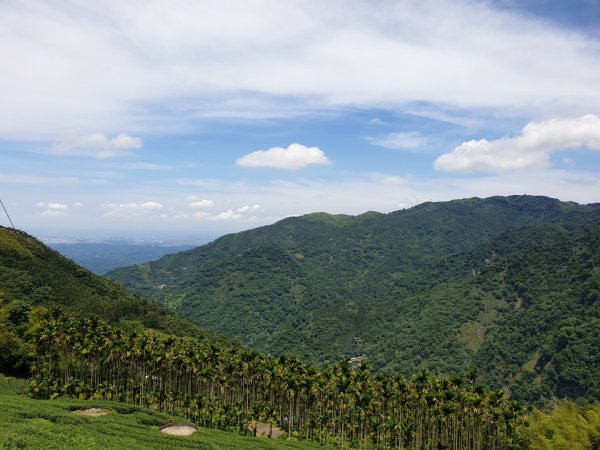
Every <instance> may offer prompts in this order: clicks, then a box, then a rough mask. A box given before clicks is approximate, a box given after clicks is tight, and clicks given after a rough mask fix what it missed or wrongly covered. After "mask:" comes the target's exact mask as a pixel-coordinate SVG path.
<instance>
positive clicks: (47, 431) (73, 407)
mask: <svg viewBox="0 0 600 450" xmlns="http://www.w3.org/2000/svg"><path fill="white" fill-rule="evenodd" d="M23 389H24V383H23V382H22V381H21V380H15V379H11V378H5V377H4V376H3V375H1V374H0V423H1V424H2V425H1V428H0V448H26V449H39V450H50V449H65V448H68V449H131V450H138V449H139V450H146V449H164V450H170V449H196V450H198V449H199V450H204V449H206V450H246V449H248V450H254V449H265V450H267V449H277V450H287V449H290V450H292V449H297V450H302V449H306V450H310V449H317V448H322V447H320V446H317V445H316V444H310V443H307V442H293V441H269V440H268V439H254V438H252V437H250V436H240V435H239V434H238V433H231V432H224V431H219V430H212V429H209V428H201V429H200V430H199V431H198V432H196V433H194V434H193V435H191V436H185V437H183V436H182V437H176V436H166V435H164V434H162V433H160V432H159V428H160V426H162V425H164V424H165V423H166V422H167V420H168V419H169V418H175V420H176V422H178V423H184V424H185V423H189V422H188V421H187V420H186V419H184V418H180V417H177V416H173V415H168V414H166V413H161V412H158V411H155V410H152V409H148V408H142V407H139V406H133V405H127V404H124V403H117V402H108V401H99V400H94V401H93V402H90V401H85V400H68V399H60V400H34V399H32V398H28V397H26V396H24V395H18V393H19V392H22V391H23ZM92 406H97V407H101V408H102V409H106V410H108V411H109V414H108V415H106V416H101V417H84V416H79V415H77V414H75V411H79V410H85V409H88V408H90V407H92Z"/></svg>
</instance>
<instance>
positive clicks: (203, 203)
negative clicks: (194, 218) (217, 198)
mask: <svg viewBox="0 0 600 450" xmlns="http://www.w3.org/2000/svg"><path fill="white" fill-rule="evenodd" d="M188 201H191V203H190V205H189V206H190V208H195V209H205V208H212V207H213V206H215V202H214V200H210V199H206V198H198V197H195V196H190V197H188Z"/></svg>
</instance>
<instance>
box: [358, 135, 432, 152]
mask: <svg viewBox="0 0 600 450" xmlns="http://www.w3.org/2000/svg"><path fill="white" fill-rule="evenodd" d="M367 141H368V142H369V143H371V144H373V145H377V146H379V147H384V148H389V149H391V150H416V149H419V148H421V147H423V146H425V145H426V144H427V139H426V138H425V137H424V136H421V134H419V133H417V132H398V133H389V134H386V135H384V136H368V137H367Z"/></svg>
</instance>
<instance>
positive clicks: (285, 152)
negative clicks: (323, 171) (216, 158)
mask: <svg viewBox="0 0 600 450" xmlns="http://www.w3.org/2000/svg"><path fill="white" fill-rule="evenodd" d="M235 164H236V165H237V166H241V167H270V168H275V169H291V170H295V169H301V168H303V167H306V166H309V165H313V164H317V165H326V164H331V161H329V159H328V158H327V156H326V155H325V153H324V152H323V150H321V149H320V148H319V147H305V146H304V145H301V144H290V145H289V146H288V148H283V147H272V148H270V149H268V150H258V151H256V152H252V153H249V154H247V155H245V156H243V157H241V158H239V159H238V160H237V161H236V162H235Z"/></svg>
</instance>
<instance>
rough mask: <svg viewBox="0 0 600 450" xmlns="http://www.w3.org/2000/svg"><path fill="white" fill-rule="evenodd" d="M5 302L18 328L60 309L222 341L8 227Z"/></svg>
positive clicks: (3, 253) (1, 278)
mask: <svg viewBox="0 0 600 450" xmlns="http://www.w3.org/2000/svg"><path fill="white" fill-rule="evenodd" d="M2 301H4V302H5V303H10V308H9V309H10V315H11V316H12V317H10V318H9V319H10V321H11V322H15V323H18V322H19V320H18V318H19V316H22V317H25V315H26V314H25V313H26V311H27V310H29V309H30V308H31V307H35V306H45V307H48V308H54V307H60V308H61V309H63V310H64V311H66V312H68V313H70V314H73V315H77V316H85V317H89V316H95V317H99V318H102V319H104V320H107V321H108V322H110V323H113V324H120V325H122V326H124V327H126V328H129V329H134V328H140V327H142V326H146V327H151V328H155V329H158V330H162V331H165V332H168V333H173V334H178V335H186V336H195V337H199V338H209V339H220V338H217V337H216V336H215V335H213V334H212V333H210V332H206V331H204V330H202V329H200V328H199V327H198V326H197V325H195V324H193V323H191V322H190V321H188V320H186V319H183V318H181V317H179V316H178V315H177V314H175V313H173V312H172V311H168V310H167V309H166V308H164V307H161V306H160V305H158V304H156V303H152V302H149V301H147V300H143V299H141V298H140V297H138V296H137V295H135V294H132V293H131V292H128V291H126V290H125V289H123V287H122V286H120V285H119V284H116V283H112V282H110V281H108V280H106V279H105V278H101V277H98V276H96V275H94V274H92V273H91V272H90V271H88V270H86V269H84V268H82V267H80V266H78V265H77V264H75V263H74V262H72V261H71V260H69V259H67V258H65V257H63V256H62V255H60V254H59V253H58V252H56V251H54V250H52V249H50V248H49V247H47V246H46V245H44V244H43V243H42V242H40V241H38V240H37V239H36V238H34V237H32V236H30V235H28V234H26V233H24V232H21V231H15V230H12V229H8V228H4V227H0V304H1V303H2ZM0 319H1V318H0ZM0 322H1V321H0ZM1 341H2V339H0V344H1Z"/></svg>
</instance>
